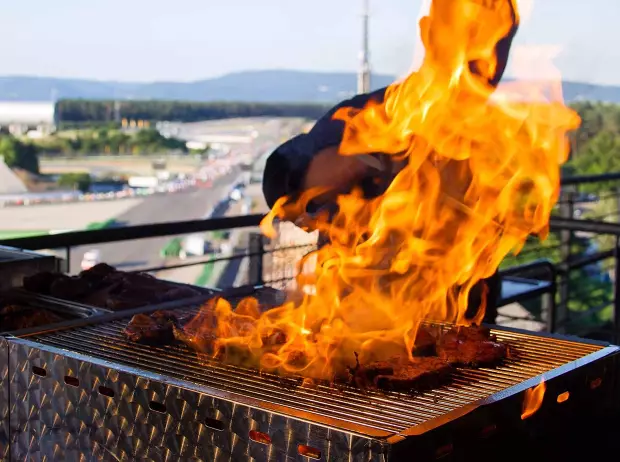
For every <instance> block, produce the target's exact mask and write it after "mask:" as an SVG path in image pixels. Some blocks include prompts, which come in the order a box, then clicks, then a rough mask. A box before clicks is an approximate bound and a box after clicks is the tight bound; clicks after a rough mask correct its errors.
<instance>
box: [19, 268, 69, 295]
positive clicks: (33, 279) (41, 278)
mask: <svg viewBox="0 0 620 462" xmlns="http://www.w3.org/2000/svg"><path fill="white" fill-rule="evenodd" d="M66 278H68V276H65V275H64V274H61V273H52V272H49V271H43V272H41V273H36V274H33V275H31V276H26V277H24V281H23V285H24V289H26V290H28V291H30V292H36V293H38V294H41V295H50V290H51V287H52V284H53V283H54V282H56V281H57V280H58V279H66Z"/></svg>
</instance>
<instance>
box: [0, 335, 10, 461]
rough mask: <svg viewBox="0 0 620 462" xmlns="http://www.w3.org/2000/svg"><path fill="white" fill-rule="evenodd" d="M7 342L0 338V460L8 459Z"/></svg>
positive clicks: (8, 391)
mask: <svg viewBox="0 0 620 462" xmlns="http://www.w3.org/2000/svg"><path fill="white" fill-rule="evenodd" d="M9 399H10V390H9V342H8V341H7V339H5V338H2V337H0V460H8V459H9Z"/></svg>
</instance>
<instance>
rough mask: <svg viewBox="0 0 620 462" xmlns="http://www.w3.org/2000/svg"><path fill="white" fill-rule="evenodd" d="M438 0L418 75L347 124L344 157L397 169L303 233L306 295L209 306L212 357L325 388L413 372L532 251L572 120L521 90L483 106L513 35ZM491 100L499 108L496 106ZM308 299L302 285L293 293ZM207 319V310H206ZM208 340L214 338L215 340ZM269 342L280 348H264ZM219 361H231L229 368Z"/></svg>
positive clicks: (426, 24) (502, 12)
mask: <svg viewBox="0 0 620 462" xmlns="http://www.w3.org/2000/svg"><path fill="white" fill-rule="evenodd" d="M480 3H481V2H477V1H474V0H435V1H434V2H433V3H432V6H431V10H430V14H429V16H427V17H425V18H423V19H422V20H421V24H420V25H421V31H422V40H423V42H424V44H425V47H426V55H425V57H424V61H423V63H422V65H421V67H420V68H419V70H418V71H416V72H414V73H412V74H411V75H409V76H408V77H407V78H406V79H405V80H403V81H401V82H398V83H395V84H393V85H392V86H390V87H389V88H388V90H387V93H386V95H385V99H384V101H383V102H382V103H379V102H370V103H369V104H367V105H366V107H364V108H363V109H361V110H351V109H343V110H340V111H338V112H337V114H336V115H335V117H336V118H339V119H342V120H344V122H345V127H346V128H345V134H344V139H343V142H342V144H341V146H340V154H341V155H358V154H364V153H372V152H382V153H386V154H388V155H393V156H397V157H398V158H399V159H401V160H405V161H406V166H405V167H404V168H403V169H402V170H401V171H400V173H399V174H398V175H397V176H396V177H395V179H394V180H393V182H392V183H391V185H390V187H389V188H388V189H387V191H386V192H385V193H384V194H383V195H382V196H381V197H379V198H376V199H372V200H367V199H364V198H363V197H362V195H361V193H360V192H357V191H354V192H353V193H351V194H347V195H342V196H340V197H339V198H338V206H339V210H338V212H337V214H336V216H335V217H332V218H331V219H329V220H328V217H327V216H326V215H323V216H318V217H313V218H312V219H309V220H308V222H307V224H309V225H310V226H312V227H313V228H315V229H318V230H320V231H321V232H323V233H325V234H327V235H328V236H329V238H330V241H331V243H330V245H328V246H325V247H323V248H321V249H320V250H318V251H317V262H318V263H317V269H316V272H315V274H314V277H313V278H312V279H313V280H312V284H313V285H314V289H315V290H314V294H313V295H305V296H304V298H303V301H301V302H298V303H293V302H290V303H286V304H284V305H283V306H280V307H278V308H275V309H272V310H269V311H268V312H266V313H263V314H260V313H259V311H258V308H257V304H256V302H255V301H254V302H252V301H247V300H246V301H244V302H243V303H242V306H240V307H239V308H237V310H236V311H233V309H232V307H231V306H230V304H229V303H228V302H226V301H224V300H220V301H218V303H217V307H216V308H215V311H216V312H217V314H216V317H217V326H216V327H211V328H210V329H211V331H213V335H215V336H216V337H217V341H216V342H217V345H218V347H217V351H221V350H222V349H224V350H226V351H227V352H228V353H229V354H230V352H231V351H233V352H242V354H241V356H242V357H243V358H244V361H245V360H246V359H247V358H252V359H253V361H254V362H255V363H256V364H258V365H260V367H262V368H263V369H268V370H276V371H280V372H284V373H298V374H302V375H304V376H306V377H316V378H324V379H331V378H332V377H333V376H334V374H337V373H339V371H342V369H343V368H344V367H345V366H346V365H349V364H350V363H351V361H352V358H353V352H354V351H355V352H358V353H359V357H360V360H361V361H365V360H378V359H384V358H386V357H390V356H394V355H401V356H403V355H404V356H405V357H406V356H409V357H411V356H412V354H413V353H412V351H413V349H414V346H415V338H416V332H417V330H418V327H419V326H420V324H421V323H422V322H424V321H427V320H438V321H446V322H452V323H456V324H459V325H467V324H470V323H471V322H479V321H480V320H481V319H482V317H483V314H484V303H483V306H482V307H481V309H480V310H479V311H478V313H477V314H476V316H475V317H474V319H468V318H467V317H466V311H467V308H468V306H467V305H468V295H469V292H470V290H471V289H472V287H473V286H474V285H475V284H476V283H477V282H478V281H479V280H480V279H483V278H487V277H489V276H491V275H492V274H493V273H494V272H495V270H496V269H497V267H498V266H499V264H500V262H501V261H502V259H503V258H504V257H505V256H506V255H507V254H508V253H509V252H511V251H514V252H516V251H518V250H519V249H520V248H521V246H522V245H523V243H524V242H525V240H526V238H527V237H528V236H529V235H530V234H539V235H541V236H543V237H544V235H545V234H546V232H547V228H548V219H549V214H550V212H551V209H552V207H553V206H554V204H555V202H556V200H557V197H558V193H559V179H560V168H559V167H560V164H562V163H563V162H564V161H566V159H567V156H568V144H567V140H566V133H567V131H569V130H572V129H575V128H577V126H578V125H579V118H578V116H577V115H576V113H574V111H572V110H570V109H568V108H567V107H566V106H564V105H563V104H562V101H561V91H560V90H559V89H560V88H561V87H560V83H559V82H556V83H555V85H554V86H552V88H551V92H550V94H551V98H553V99H552V100H549V97H548V96H547V95H548V94H549V91H545V88H543V86H541V85H540V84H534V83H526V82H518V83H516V84H514V83H513V84H511V85H508V86H507V89H506V90H505V91H502V90H497V91H495V90H494V88H493V87H491V86H490V85H488V83H487V79H485V78H481V77H480V76H477V75H475V74H473V73H472V71H471V69H470V66H469V63H471V62H478V63H479V66H478V68H479V72H480V73H482V75H483V77H486V76H490V75H493V73H494V71H495V67H496V65H497V63H496V62H495V58H494V49H495V45H496V44H497V42H498V41H499V40H500V39H501V38H502V37H504V36H505V35H506V34H507V33H508V31H509V29H510V27H511V25H512V17H511V12H510V8H509V6H510V5H509V4H508V3H507V2H506V1H496V2H492V1H491V2H485V3H486V4H489V3H491V7H490V8H489V7H488V5H487V6H484V5H482V4H480ZM494 92H495V93H494ZM320 192H321V191H306V192H305V193H304V194H303V195H302V197H301V198H300V199H299V200H297V201H296V202H295V203H293V204H287V199H281V200H280V201H278V203H277V204H276V205H275V207H274V208H273V210H272V211H271V212H270V213H269V215H268V216H267V217H266V219H265V220H264V222H263V224H262V225H263V226H262V228H263V231H264V232H265V233H266V234H267V235H269V236H273V235H275V233H276V231H275V229H274V227H273V224H272V222H273V220H274V219H275V218H289V217H296V216H299V215H300V214H303V212H304V211H305V205H306V204H307V203H308V202H309V201H310V200H311V199H312V198H313V197H316V196H317V194H319V193H320ZM304 283H308V281H305V282H304ZM210 309H213V308H212V307H211V308H210ZM215 331H216V332H215ZM273 336H276V337H278V338H280V339H281V340H283V342H281V343H278V342H271V343H270V339H273ZM229 357H230V356H229Z"/></svg>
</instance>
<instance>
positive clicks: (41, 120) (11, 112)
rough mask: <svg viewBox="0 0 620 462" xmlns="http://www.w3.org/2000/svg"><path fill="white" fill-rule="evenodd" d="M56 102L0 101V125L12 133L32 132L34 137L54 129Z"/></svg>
mask: <svg viewBox="0 0 620 462" xmlns="http://www.w3.org/2000/svg"><path fill="white" fill-rule="evenodd" d="M56 125H57V115H56V104H55V103H53V102H30V101H0V127H2V128H5V127H6V128H8V130H9V132H10V133H12V134H14V135H23V134H26V133H29V132H32V135H33V136H34V137H36V136H40V134H48V133H51V132H53V131H54V130H55V129H56Z"/></svg>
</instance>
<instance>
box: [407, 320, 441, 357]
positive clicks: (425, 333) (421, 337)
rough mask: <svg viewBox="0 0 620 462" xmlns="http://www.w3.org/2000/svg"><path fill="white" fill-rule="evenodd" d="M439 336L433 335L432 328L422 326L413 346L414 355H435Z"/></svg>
mask: <svg viewBox="0 0 620 462" xmlns="http://www.w3.org/2000/svg"><path fill="white" fill-rule="evenodd" d="M436 343H437V337H436V336H435V335H433V333H432V332H431V330H430V329H428V328H424V327H420V328H419V329H418V332H417V334H416V337H415V344H414V347H413V355H414V356H435V354H436V348H435V345H436Z"/></svg>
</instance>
